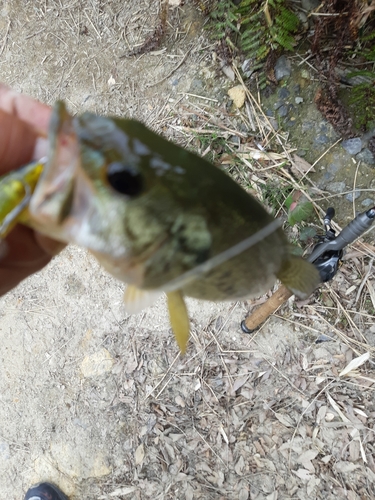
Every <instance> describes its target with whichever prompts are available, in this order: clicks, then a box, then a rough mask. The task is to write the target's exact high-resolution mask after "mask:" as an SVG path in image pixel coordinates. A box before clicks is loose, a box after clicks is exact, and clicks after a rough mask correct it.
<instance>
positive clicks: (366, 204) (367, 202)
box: [361, 198, 375, 207]
mask: <svg viewBox="0 0 375 500" xmlns="http://www.w3.org/2000/svg"><path fill="white" fill-rule="evenodd" d="M361 205H362V206H363V207H370V206H371V205H375V202H374V200H372V199H371V198H366V199H365V200H363V201H362V203H361Z"/></svg>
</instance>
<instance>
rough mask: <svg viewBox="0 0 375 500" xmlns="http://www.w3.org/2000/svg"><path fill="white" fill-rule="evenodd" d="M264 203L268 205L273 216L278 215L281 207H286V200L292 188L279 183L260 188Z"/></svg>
mask: <svg viewBox="0 0 375 500" xmlns="http://www.w3.org/2000/svg"><path fill="white" fill-rule="evenodd" d="M260 189H261V192H262V198H263V202H264V203H265V204H266V205H268V206H269V207H270V208H271V209H272V212H273V214H277V212H278V211H279V210H280V208H281V207H283V206H284V204H285V200H286V199H287V198H288V196H289V194H290V192H291V191H292V189H293V188H292V187H291V186H290V185H287V184H286V185H283V184H280V183H279V182H267V183H266V184H262V185H261V186H260Z"/></svg>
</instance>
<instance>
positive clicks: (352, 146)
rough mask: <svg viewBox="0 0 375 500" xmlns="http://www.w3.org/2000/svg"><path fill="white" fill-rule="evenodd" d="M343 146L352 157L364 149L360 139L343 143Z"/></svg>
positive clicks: (347, 140)
mask: <svg viewBox="0 0 375 500" xmlns="http://www.w3.org/2000/svg"><path fill="white" fill-rule="evenodd" d="M341 145H342V147H343V148H344V149H345V151H347V152H348V153H349V154H350V155H356V154H357V153H359V152H360V151H361V149H362V139H361V138H360V137H353V138H352V139H346V140H345V141H342V143H341Z"/></svg>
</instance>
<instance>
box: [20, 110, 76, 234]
mask: <svg viewBox="0 0 375 500" xmlns="http://www.w3.org/2000/svg"><path fill="white" fill-rule="evenodd" d="M48 139H49V154H48V159H47V162H46V166H45V167H44V170H43V173H42V175H41V177H40V179H39V181H38V184H37V186H36V188H35V191H34V194H33V196H32V198H31V201H30V206H29V212H30V219H31V225H32V226H33V227H35V228H36V229H38V230H39V231H41V232H42V233H46V234H48V236H51V237H58V239H63V241H66V239H65V238H62V234H61V224H62V222H63V221H64V219H65V218H66V217H67V215H68V214H69V211H70V208H71V204H72V199H73V190H74V178H75V177H76V175H77V172H78V170H79V167H80V147H79V138H78V137H77V133H76V131H75V128H74V123H73V117H72V116H71V115H70V114H69V113H68V111H67V109H66V107H65V105H64V103H62V102H57V103H56V104H55V106H54V108H53V111H52V116H51V122H50V128H49V134H48Z"/></svg>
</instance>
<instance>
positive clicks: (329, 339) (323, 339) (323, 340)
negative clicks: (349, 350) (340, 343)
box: [315, 334, 333, 344]
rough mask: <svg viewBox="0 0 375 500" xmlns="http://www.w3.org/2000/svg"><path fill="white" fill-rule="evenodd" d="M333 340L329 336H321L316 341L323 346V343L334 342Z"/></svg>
mask: <svg viewBox="0 0 375 500" xmlns="http://www.w3.org/2000/svg"><path fill="white" fill-rule="evenodd" d="M332 340H333V339H332V338H331V337H328V336H327V335H324V334H322V335H319V337H318V338H317V339H316V340H315V344H321V343H322V342H332Z"/></svg>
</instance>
